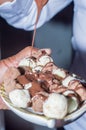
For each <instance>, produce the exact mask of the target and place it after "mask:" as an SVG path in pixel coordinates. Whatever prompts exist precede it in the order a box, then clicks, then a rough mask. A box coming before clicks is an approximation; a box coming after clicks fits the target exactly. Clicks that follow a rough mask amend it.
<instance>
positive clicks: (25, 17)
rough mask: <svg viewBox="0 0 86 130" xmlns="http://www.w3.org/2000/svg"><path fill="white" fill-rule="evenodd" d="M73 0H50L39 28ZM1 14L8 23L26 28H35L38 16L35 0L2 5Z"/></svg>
mask: <svg viewBox="0 0 86 130" xmlns="http://www.w3.org/2000/svg"><path fill="white" fill-rule="evenodd" d="M71 1H72V0H49V1H48V3H47V4H46V5H45V6H44V7H43V9H42V11H41V14H40V18H39V21H38V24H37V28H38V27H40V26H42V25H43V24H44V23H45V22H47V21H49V20H50V19H51V18H52V17H53V16H54V15H55V14H56V13H58V12H59V11H61V10H62V9H63V8H65V7H66V6H67V5H68V4H70V3H71ZM0 16H1V17H3V18H4V19H5V20H6V21H7V23H8V24H10V25H12V26H14V27H16V28H22V29H25V30H33V29H34V25H35V22H36V17H37V6H36V3H35V0H14V1H13V2H5V3H4V4H2V5H0Z"/></svg>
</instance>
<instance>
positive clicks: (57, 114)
mask: <svg viewBox="0 0 86 130" xmlns="http://www.w3.org/2000/svg"><path fill="white" fill-rule="evenodd" d="M67 109H68V101H67V98H66V97H65V96H64V95H62V94H58V93H51V94H49V97H48V98H47V99H46V100H45V102H44V104H43V113H44V115H45V116H47V117H50V118H57V119H63V118H64V116H65V115H66V114H67Z"/></svg>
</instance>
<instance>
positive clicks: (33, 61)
mask: <svg viewBox="0 0 86 130" xmlns="http://www.w3.org/2000/svg"><path fill="white" fill-rule="evenodd" d="M4 88H5V91H6V93H7V94H8V96H9V99H10V101H11V102H12V104H13V105H14V106H16V107H19V108H25V109H26V108H31V109H32V112H35V113H36V114H43V115H44V116H46V117H48V118H55V119H63V118H64V117H65V116H66V115H68V114H70V113H73V112H74V111H77V110H78V109H79V108H80V107H81V105H82V103H83V102H84V101H85V100H86V88H85V87H84V86H83V84H82V83H81V82H80V80H78V79H77V78H76V75H74V74H72V75H71V74H69V72H67V71H66V70H64V69H62V68H59V67H57V66H56V65H55V64H54V61H53V59H52V58H51V56H50V55H47V53H46V52H45V51H42V50H39V52H38V53H37V54H35V55H32V56H31V57H28V58H25V59H23V60H21V62H20V63H19V67H18V68H13V67H12V68H9V69H8V71H7V72H6V74H5V77H4Z"/></svg>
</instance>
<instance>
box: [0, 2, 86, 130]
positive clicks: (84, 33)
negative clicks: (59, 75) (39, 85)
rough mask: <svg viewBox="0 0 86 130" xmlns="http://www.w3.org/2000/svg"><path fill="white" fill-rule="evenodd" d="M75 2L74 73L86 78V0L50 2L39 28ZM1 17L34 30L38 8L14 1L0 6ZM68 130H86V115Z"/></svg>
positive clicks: (71, 124)
mask: <svg viewBox="0 0 86 130" xmlns="http://www.w3.org/2000/svg"><path fill="white" fill-rule="evenodd" d="M72 1H73V2H74V20H73V37H72V44H73V47H74V49H75V50H76V51H77V53H76V56H75V60H74V64H73V67H72V68H73V71H74V72H76V73H78V72H80V73H81V74H82V76H83V75H84V74H85V77H86V0H49V2H48V3H47V5H45V6H44V8H43V10H42V12H41V15H40V19H39V22H38V25H37V27H40V26H41V25H43V24H44V23H45V22H47V21H48V20H50V19H51V18H52V17H53V16H54V15H55V14H56V13H58V12H59V11H61V10H62V9H63V8H64V7H66V6H67V5H68V4H70V3H71V2H72ZM0 16H1V17H3V18H4V19H6V21H7V22H8V23H9V24H10V25H12V26H14V27H17V28H23V29H25V30H32V29H34V24H35V21H36V16H37V7H36V3H35V1H34V0H14V1H13V2H6V3H4V4H2V5H0ZM64 127H65V129H66V130H86V114H84V116H82V117H81V118H79V119H78V120H76V121H75V122H73V123H70V124H69V125H66V126H64Z"/></svg>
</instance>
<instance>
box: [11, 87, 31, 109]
mask: <svg viewBox="0 0 86 130" xmlns="http://www.w3.org/2000/svg"><path fill="white" fill-rule="evenodd" d="M9 98H10V100H11V102H12V103H13V105H14V106H16V107H21V108H26V107H27V104H28V103H29V101H30V95H29V92H28V90H24V89H23V90H19V89H15V90H13V91H11V92H10V93H9Z"/></svg>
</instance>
